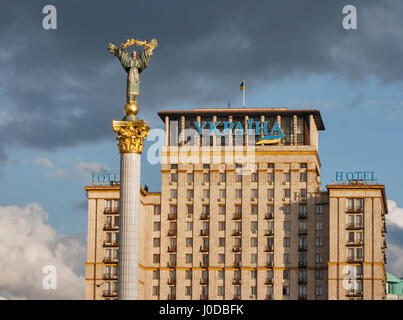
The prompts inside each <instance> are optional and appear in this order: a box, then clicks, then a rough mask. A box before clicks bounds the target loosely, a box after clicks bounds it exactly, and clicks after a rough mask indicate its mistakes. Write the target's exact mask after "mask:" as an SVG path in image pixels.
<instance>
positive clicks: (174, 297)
mask: <svg viewBox="0 0 403 320" xmlns="http://www.w3.org/2000/svg"><path fill="white" fill-rule="evenodd" d="M168 300H176V294H168Z"/></svg>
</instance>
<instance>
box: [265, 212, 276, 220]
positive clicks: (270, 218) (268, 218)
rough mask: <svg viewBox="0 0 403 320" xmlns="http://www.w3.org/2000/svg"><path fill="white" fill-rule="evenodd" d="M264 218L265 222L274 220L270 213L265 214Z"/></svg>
mask: <svg viewBox="0 0 403 320" xmlns="http://www.w3.org/2000/svg"><path fill="white" fill-rule="evenodd" d="M264 218H265V219H266V220H272V219H274V215H273V214H272V213H266V215H265V216H264Z"/></svg>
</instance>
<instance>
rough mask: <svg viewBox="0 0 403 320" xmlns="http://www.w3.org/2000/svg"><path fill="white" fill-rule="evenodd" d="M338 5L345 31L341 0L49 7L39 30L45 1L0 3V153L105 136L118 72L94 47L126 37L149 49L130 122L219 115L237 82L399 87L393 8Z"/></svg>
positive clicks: (397, 13) (401, 72)
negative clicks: (350, 20)
mask: <svg viewBox="0 0 403 320" xmlns="http://www.w3.org/2000/svg"><path fill="white" fill-rule="evenodd" d="M350 2H351V3H352V4H355V5H356V7H357V10H358V29H357V30H352V31H346V30H344V29H343V28H342V18H343V14H342V8H343V6H344V5H346V3H345V1H343V2H342V1H319V0H317V1H307V0H305V1H253V2H251V1H189V0H187V1H115V2H113V3H112V2H110V1H97V2H93V1H91V2H90V1H86V2H83V1H53V4H54V5H55V6H56V8H57V10H58V29H57V30H53V31H46V30H44V29H43V28H42V18H43V14H42V8H43V6H44V5H46V4H48V3H47V2H44V1H19V2H17V1H13V2H12V1H6V2H4V1H3V2H2V4H1V5H0V9H1V10H0V85H1V87H0V134H1V137H2V139H1V142H0V151H2V150H3V149H4V148H5V147H7V146H28V147H33V148H42V149H54V148H57V147H61V146H70V145H75V144H78V143H85V142H95V141H99V140H101V139H104V138H109V139H113V134H112V130H111V125H110V120H111V119H118V118H120V117H121V113H122V109H123V105H124V93H125V85H126V79H125V78H126V74H125V72H124V71H123V69H122V68H121V66H120V64H119V62H118V61H117V59H116V58H114V57H113V56H111V55H110V54H109V53H108V52H107V50H106V47H107V44H108V43H109V42H110V41H111V42H113V43H115V44H119V43H120V42H123V41H125V40H126V39H127V38H128V37H132V36H134V35H135V36H136V37H138V38H140V39H146V40H150V39H151V38H152V37H156V38H157V39H158V40H159V47H158V48H157V49H156V51H155V55H154V56H153V57H152V61H151V64H150V66H149V68H148V69H147V70H146V71H145V72H144V73H143V74H142V75H141V80H142V83H141V96H140V106H141V108H142V109H141V116H142V117H143V118H145V119H147V120H148V121H150V122H151V124H152V125H153V126H155V125H157V124H159V120H158V118H157V116H156V112H157V111H158V110H161V109H165V108H168V107H170V108H172V107H173V106H186V107H189V106H195V105H217V104H219V105H222V106H224V105H225V103H226V101H227V100H228V98H229V97H231V96H233V95H234V92H236V90H238V87H239V84H240V82H241V81H242V80H243V79H245V80H246V81H247V83H248V84H249V88H250V87H253V86H256V85H258V84H262V83H263V84H264V83H267V82H269V81H275V80H276V79H279V78H281V77H286V76H290V75H294V74H298V75H302V76H305V75H306V76H308V75H312V74H326V73H332V74H338V75H342V76H345V77H347V78H350V79H361V78H363V77H365V76H368V75H374V76H376V77H378V78H379V79H380V80H382V81H385V82H396V81H401V80H402V78H403V68H401V67H402V53H403V46H402V41H401V39H400V38H401V37H400V31H399V30H401V29H402V28H403V22H402V21H401V19H400V17H401V13H402V8H403V5H402V4H401V3H399V2H398V1H393V2H392V1H382V2H379V1H370V0H366V1H350ZM236 93H237V92H236ZM2 119H3V121H2ZM1 155H2V158H4V157H5V155H4V153H1V152H0V156H1Z"/></svg>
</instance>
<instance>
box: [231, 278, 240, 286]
mask: <svg viewBox="0 0 403 320" xmlns="http://www.w3.org/2000/svg"><path fill="white" fill-rule="evenodd" d="M232 284H234V285H239V284H241V279H240V278H235V279H234V280H232Z"/></svg>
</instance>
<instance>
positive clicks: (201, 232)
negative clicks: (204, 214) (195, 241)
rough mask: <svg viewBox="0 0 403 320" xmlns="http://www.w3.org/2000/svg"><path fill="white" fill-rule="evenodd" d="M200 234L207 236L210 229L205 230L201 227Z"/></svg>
mask: <svg viewBox="0 0 403 320" xmlns="http://www.w3.org/2000/svg"><path fill="white" fill-rule="evenodd" d="M200 235H201V236H202V237H206V236H208V235H209V231H208V230H203V229H201V230H200Z"/></svg>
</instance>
